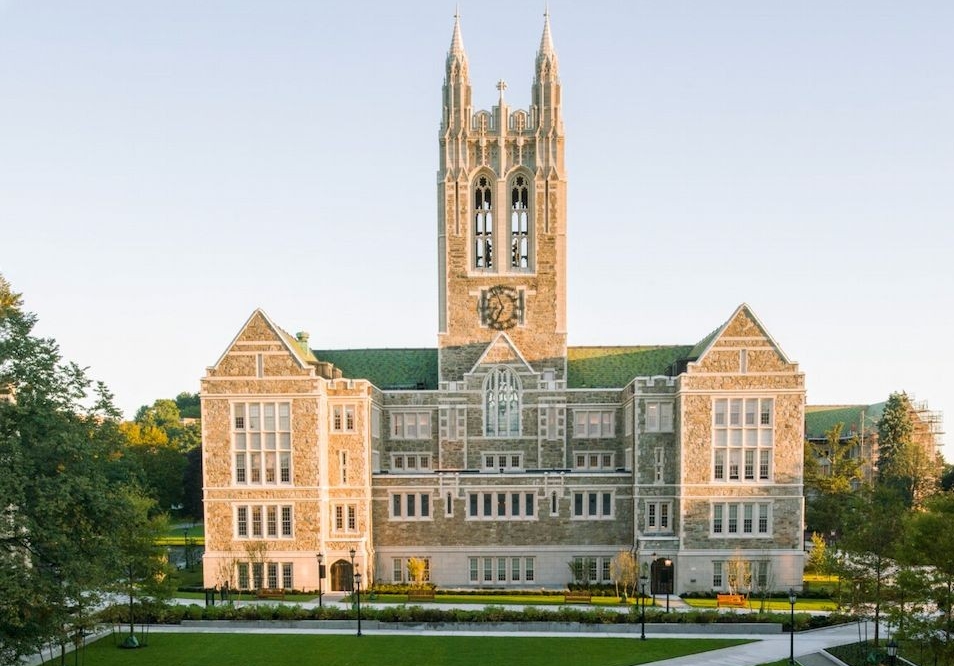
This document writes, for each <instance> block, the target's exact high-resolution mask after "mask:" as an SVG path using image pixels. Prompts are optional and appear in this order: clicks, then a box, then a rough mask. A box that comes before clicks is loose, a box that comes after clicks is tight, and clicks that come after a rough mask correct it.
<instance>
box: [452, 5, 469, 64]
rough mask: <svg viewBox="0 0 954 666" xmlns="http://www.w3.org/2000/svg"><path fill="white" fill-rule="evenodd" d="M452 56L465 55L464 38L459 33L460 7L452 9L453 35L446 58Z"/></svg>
mask: <svg viewBox="0 0 954 666" xmlns="http://www.w3.org/2000/svg"><path fill="white" fill-rule="evenodd" d="M452 56H462V57H464V58H466V57H467V56H466V54H465V53H464V38H463V37H461V34H460V8H458V9H456V10H455V11H454V35H453V36H452V37H451V45H450V50H449V51H448V52H447V57H448V59H450V58H451V57H452Z"/></svg>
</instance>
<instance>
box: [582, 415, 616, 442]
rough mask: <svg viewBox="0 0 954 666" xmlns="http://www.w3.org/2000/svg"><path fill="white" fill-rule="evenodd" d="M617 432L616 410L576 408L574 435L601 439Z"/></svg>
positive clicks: (612, 435)
mask: <svg viewBox="0 0 954 666" xmlns="http://www.w3.org/2000/svg"><path fill="white" fill-rule="evenodd" d="M615 434H616V412H615V411H614V410H611V409H574V410H573V436H574V437H586V438H590V439H600V438H606V437H614V436H615Z"/></svg>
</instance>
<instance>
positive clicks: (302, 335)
mask: <svg viewBox="0 0 954 666" xmlns="http://www.w3.org/2000/svg"><path fill="white" fill-rule="evenodd" d="M295 337H296V338H297V339H298V346H299V347H301V350H302V351H303V352H305V354H309V353H311V350H310V349H309V348H308V333H306V332H305V331H298V332H297V333H295Z"/></svg>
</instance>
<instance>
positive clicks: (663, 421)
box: [646, 400, 672, 432]
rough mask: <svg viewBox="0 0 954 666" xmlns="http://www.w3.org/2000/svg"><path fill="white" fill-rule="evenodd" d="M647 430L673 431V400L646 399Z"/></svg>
mask: <svg viewBox="0 0 954 666" xmlns="http://www.w3.org/2000/svg"><path fill="white" fill-rule="evenodd" d="M646 432H672V401H670V400H665V401H660V400H647V401H646Z"/></svg>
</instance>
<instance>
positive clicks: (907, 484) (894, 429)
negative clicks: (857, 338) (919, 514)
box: [878, 392, 940, 506]
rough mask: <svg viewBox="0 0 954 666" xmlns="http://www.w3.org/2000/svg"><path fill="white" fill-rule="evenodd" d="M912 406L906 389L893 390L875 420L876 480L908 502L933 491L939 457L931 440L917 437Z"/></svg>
mask: <svg viewBox="0 0 954 666" xmlns="http://www.w3.org/2000/svg"><path fill="white" fill-rule="evenodd" d="M915 418H917V417H916V416H915V413H914V407H913V406H912V405H911V400H910V398H908V395H907V394H906V393H903V392H902V393H892V394H891V396H890V397H889V398H888V401H887V403H885V407H884V411H883V412H882V414H881V419H880V420H879V421H878V483H880V484H882V485H885V486H889V487H891V488H894V489H895V490H896V491H898V492H899V493H900V494H901V496H902V497H903V498H904V500H905V502H906V503H907V505H908V506H920V505H921V503H923V502H924V500H925V499H926V498H927V497H928V496H929V495H931V494H932V493H934V492H936V490H937V482H938V475H939V472H940V461H939V460H938V457H937V455H936V453H935V452H934V446H933V441H930V442H923V441H918V438H916V436H915V435H916V428H915V422H914V419H915Z"/></svg>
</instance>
